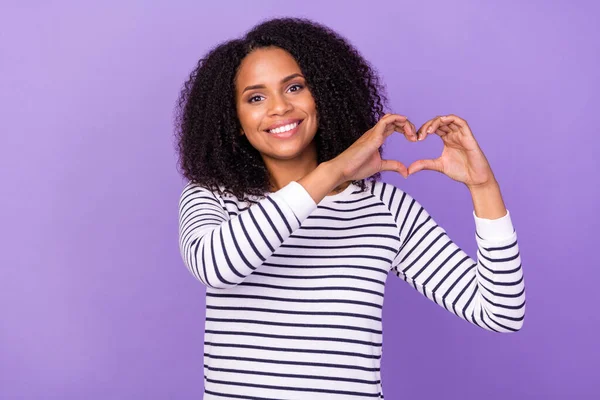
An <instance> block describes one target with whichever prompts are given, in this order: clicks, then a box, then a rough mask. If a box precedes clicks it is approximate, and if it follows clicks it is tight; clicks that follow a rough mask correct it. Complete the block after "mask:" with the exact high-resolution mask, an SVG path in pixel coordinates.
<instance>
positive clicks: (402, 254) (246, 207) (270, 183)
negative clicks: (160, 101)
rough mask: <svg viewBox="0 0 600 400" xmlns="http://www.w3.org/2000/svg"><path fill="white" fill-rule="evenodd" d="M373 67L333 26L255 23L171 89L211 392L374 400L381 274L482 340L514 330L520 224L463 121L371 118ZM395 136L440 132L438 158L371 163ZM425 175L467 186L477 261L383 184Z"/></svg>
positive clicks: (519, 310)
mask: <svg viewBox="0 0 600 400" xmlns="http://www.w3.org/2000/svg"><path fill="white" fill-rule="evenodd" d="M384 100H385V99H384V97H383V95H382V88H381V86H380V84H379V80H378V78H377V76H376V74H375V72H374V71H373V70H372V69H371V68H370V67H369V64H368V63H367V62H366V61H365V60H364V59H363V58H362V57H361V56H360V55H359V54H358V52H357V51H356V50H355V49H354V48H353V47H352V46H351V45H350V44H349V43H347V42H346V41H345V40H344V39H343V38H341V37H340V36H339V35H337V34H336V33H334V32H332V31H331V30H329V29H327V28H326V27H323V26H321V25H318V24H315V23H313V22H310V21H307V20H302V19H290V18H286V19H275V20H270V21H266V22H264V23H262V24H260V25H258V26H256V27H254V28H253V29H252V30H251V31H250V32H248V33H247V34H246V35H245V36H244V37H243V38H241V39H238V40H232V41H229V42H226V43H224V44H221V45H219V46H217V47H216V48H214V49H212V50H211V51H210V52H209V53H208V55H207V56H206V57H205V58H203V59H202V60H200V62H199V63H198V66H197V67H196V69H195V70H194V71H193V72H192V74H191V76H190V79H189V80H188V81H187V82H186V85H185V87H184V89H183V91H182V93H181V97H180V101H179V111H180V113H179V118H178V140H179V142H178V144H179V151H180V156H181V159H180V160H181V169H182V171H183V174H184V176H185V177H186V178H187V179H188V180H189V183H188V184H187V185H186V186H185V188H184V189H183V191H182V193H181V199H180V203H179V224H180V225H179V226H180V237H179V244H180V249H181V255H182V258H183V260H184V262H185V264H186V266H187V267H188V268H189V270H190V272H191V273H192V274H193V275H194V276H195V277H196V278H197V279H198V280H200V281H201V282H202V283H203V284H204V285H206V286H207V289H206V325H205V342H204V346H205V356H204V384H205V393H204V398H205V399H223V398H232V399H310V398H318V399H350V398H352V399H356V398H380V397H383V391H382V384H381V378H380V361H381V349H382V321H381V311H382V305H383V294H384V285H385V281H386V277H387V275H388V273H389V271H393V272H394V274H396V275H397V276H399V277H400V278H402V279H403V280H405V281H406V282H408V283H409V284H410V285H411V286H413V287H414V288H415V289H416V290H417V291H419V292H420V293H421V294H423V295H424V296H427V297H428V298H429V299H431V300H433V301H435V302H436V303H437V304H439V305H441V306H442V307H444V308H446V309H447V310H448V311H450V312H452V313H454V314H456V315H457V316H459V317H461V318H463V319H465V320H467V321H468V322H470V323H472V324H474V325H477V326H479V327H481V328H484V329H487V330H490V331H494V332H515V331H517V330H519V329H520V328H521V326H522V323H523V316H524V311H525V293H524V284H523V277H522V270H521V263H520V256H519V250H518V246H517V237H516V232H515V231H514V229H513V227H512V223H511V219H510V215H509V213H508V210H506V208H505V206H504V203H503V201H502V197H501V194H500V189H499V186H498V183H497V182H496V180H495V178H494V175H493V173H492V170H491V168H490V166H489V164H488V162H487V160H486V158H485V156H484V154H483V153H482V151H481V149H480V148H479V146H478V145H477V142H476V141H475V139H474V137H473V134H472V133H471V130H470V129H469V126H468V125H467V123H466V121H465V120H463V119H461V118H459V117H458V116H455V115H448V116H439V117H435V118H432V119H431V120H429V121H427V122H426V123H425V124H423V126H421V127H420V128H419V129H418V130H417V129H416V128H415V126H414V125H413V124H412V123H411V122H410V121H409V120H408V119H407V118H406V117H405V116H401V115H397V114H385V115H384V114H383V104H384ZM394 131H396V132H399V133H401V134H404V136H405V137H406V138H407V140H409V141H411V142H416V141H417V140H423V139H425V138H426V137H427V136H428V135H430V134H436V135H438V136H439V137H440V138H441V139H442V141H443V142H444V150H443V153H442V155H441V157H440V158H438V159H436V160H419V161H417V162H415V163H413V164H412V165H410V166H409V167H408V168H407V167H406V166H405V165H403V164H402V163H401V162H399V161H395V160H382V158H381V152H382V145H383V144H384V142H385V140H386V138H387V137H389V135H391V134H392V133H393V132H394ZM423 169H430V170H436V171H439V172H442V173H444V174H445V175H447V176H448V177H450V178H452V179H454V180H456V181H458V182H461V183H463V184H465V185H466V186H467V188H468V189H469V191H470V193H471V195H472V198H473V204H474V214H473V215H474V218H475V223H476V229H477V235H476V241H477V245H478V248H479V252H478V260H477V261H475V260H473V259H471V258H469V256H468V255H467V254H465V252H464V251H462V250H461V249H460V248H459V247H458V246H457V245H456V244H454V243H453V242H452V240H451V239H450V238H449V237H448V236H447V235H446V232H445V231H444V229H443V228H441V227H440V226H438V225H437V224H436V223H435V221H434V220H433V219H432V218H431V217H430V216H429V214H428V213H427V211H426V210H425V209H423V207H422V206H421V205H420V204H419V203H418V202H417V201H416V200H415V199H413V198H412V197H411V196H410V195H409V194H407V193H406V192H404V191H403V190H401V189H399V188H397V187H395V186H393V185H391V184H387V183H383V182H381V181H378V178H379V177H380V172H381V171H397V172H398V173H400V174H401V175H403V176H404V177H407V176H408V175H410V174H413V173H415V172H418V171H420V170H423Z"/></svg>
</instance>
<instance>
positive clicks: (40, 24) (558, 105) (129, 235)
mask: <svg viewBox="0 0 600 400" xmlns="http://www.w3.org/2000/svg"><path fill="white" fill-rule="evenodd" d="M147 3H148V4H147ZM149 3H150V2H142V1H131V2H128V3H127V4H124V3H123V2H113V3H112V4H110V2H104V3H103V4H101V5H99V4H93V3H92V2H86V4H85V5H82V4H78V3H77V2H74V1H73V2H66V1H50V2H48V1H45V2H41V1H39V2H35V1H25V2H16V1H14V2H3V3H2V6H1V8H0V132H1V135H0V179H1V182H2V193H1V196H0V202H1V203H0V213H1V214H0V218H1V219H0V221H1V235H2V236H1V251H0V398H2V399H94V400H95V399H200V398H201V393H202V390H203V388H202V384H203V379H202V376H203V373H202V364H203V360H202V351H203V349H202V340H203V327H204V314H203V312H204V289H203V287H202V285H201V284H200V283H199V282H197V281H195V280H194V278H193V277H192V276H191V275H190V274H189V272H188V271H187V270H186V268H185V266H184V265H183V262H182V261H181V259H180V256H179V250H178V247H177V239H178V237H177V202H178V198H179V194H180V191H181V189H182V187H183V185H184V180H183V179H182V178H181V177H180V176H179V175H178V173H177V171H176V168H175V165H176V154H175V151H174V144H173V110H174V104H175V101H176V98H177V95H178V92H179V89H180V87H181V85H182V83H183V81H184V80H185V79H186V77H187V75H188V73H189V72H190V70H191V69H192V68H193V66H194V65H195V63H196V61H197V60H198V58H200V57H201V56H202V55H203V54H205V52H206V51H207V50H208V49H209V48H210V47H212V46H213V45H215V44H217V43H219V42H221V41H224V40H227V39H231V38H234V37H237V36H239V35H241V34H242V33H243V32H245V31H246V30H247V29H249V28H250V27H252V26H253V25H254V24H256V23H257V22H259V21H260V20H262V19H264V18H268V17H274V16H304V17H309V18H313V19H315V20H317V21H319V22H322V23H324V24H326V25H328V26H330V27H331V28H333V29H335V30H337V31H338V32H339V33H341V34H342V35H344V36H345V37H347V38H348V39H349V40H350V41H351V42H352V43H353V44H354V45H355V46H356V47H357V48H358V49H359V50H360V51H361V52H362V54H363V55H364V56H365V57H366V58H367V59H368V60H369V61H371V62H372V64H373V65H374V66H375V67H376V68H377V70H378V71H379V72H380V74H381V75H382V78H383V80H384V82H385V83H386V85H387V89H388V94H389V98H390V109H391V110H392V111H393V112H397V113H400V114H404V115H407V116H408V117H409V118H410V119H411V120H412V121H413V122H414V123H415V124H416V125H417V126H420V125H421V124H422V123H424V122H425V121H426V120H427V119H430V118H432V117H434V116H436V115H440V114H448V113H454V114H457V115H459V116H461V117H463V118H465V119H466V120H467V121H468V122H469V125H470V126H471V128H472V130H473V132H474V134H475V137H476V138H477V140H478V141H479V143H480V145H481V147H482V149H483V150H484V152H485V154H486V156H487V157H488V159H489V161H490V163H491V165H492V168H493V170H494V172H495V174H496V177H497V179H498V181H499V183H500V186H501V188H502V193H503V196H504V200H505V202H506V204H507V208H508V209H509V210H510V212H511V214H512V218H513V223H514V225H515V228H516V229H517V233H518V237H519V244H520V250H521V257H522V261H523V268H524V273H525V282H526V288H527V313H526V318H525V325H524V327H523V329H522V331H520V332H518V333H516V334H496V333H491V332H487V331H484V330H482V329H479V328H477V327H475V326H472V325H470V324H468V323H466V322H464V321H463V320H461V319H459V318H458V317H456V316H454V315H452V314H450V313H449V312H447V311H445V310H444V309H443V308H441V307H439V306H437V305H436V304H434V303H433V302H431V301H430V300H427V299H426V298H425V297H423V296H421V295H419V294H418V293H417V292H416V291H414V289H412V288H411V287H409V286H408V285H406V284H405V283H404V282H403V281H401V280H400V279H398V278H396V277H394V276H392V275H390V278H389V280H388V286H387V291H386V300H385V308H384V331H385V336H384V338H385V345H384V358H383V387H384V393H385V395H386V398H387V399H438V398H447V397H449V398H455V399H481V398H485V399H488V400H491V399H534V398H535V399H538V398H540V399H541V398H544V399H567V398H570V399H591V398H598V397H596V396H599V393H600V383H599V379H598V374H599V368H600V365H599V364H600V355H599V353H600V349H599V345H598V335H599V334H598V330H599V328H600V324H599V320H600V318H599V316H598V311H597V309H598V296H597V287H598V279H599V278H600V273H599V272H598V269H599V267H600V265H599V262H598V255H597V254H595V253H594V252H593V251H591V250H592V249H593V248H594V247H598V231H599V229H600V226H599V225H600V224H599V221H600V218H599V217H598V210H599V207H598V205H599V203H600V196H599V188H600V184H599V179H598V175H597V173H598V159H597V158H596V157H597V154H598V150H599V147H600V146H599V139H598V136H597V134H598V132H597V131H598V122H597V118H596V116H597V112H598V108H599V106H600V103H599V101H598V97H597V93H598V89H599V86H600V85H599V82H598V80H599V73H598V70H599V69H598V61H599V58H600V48H599V47H600V46H599V38H600V34H599V29H598V21H597V16H598V12H599V11H600V10H599V7H598V5H597V2H592V1H588V2H583V1H580V2H577V4H569V2H567V1H553V2H551V3H552V4H550V2H546V1H528V2H520V1H508V2H507V1H505V2H493V3H492V2H486V3H489V4H481V2H477V1H461V2H448V1H441V0H440V1H419V2H415V1H410V2H409V1H400V2H398V1H383V2H374V1H370V2H361V3H360V5H355V6H352V7H350V3H348V2H341V1H340V2H319V6H318V7H317V6H316V4H317V3H316V2H315V3H309V2H298V3H291V2H281V1H272V2H257V1H253V2H224V1H217V2H212V3H211V4H204V3H203V2H199V1H198V2H177V4H173V3H171V2H167V1H160V2H159V1H154V2H151V4H149ZM357 3H358V2H357ZM441 148H442V145H441V141H440V140H439V138H437V137H429V139H428V140H426V141H425V142H424V143H420V144H412V143H409V142H408V141H406V140H405V139H404V138H402V137H400V135H395V136H392V137H391V138H390V139H389V140H388V144H387V147H386V153H387V156H388V157H397V158H398V159H400V160H403V161H405V162H406V163H410V162H412V161H414V160H416V159H418V158H423V157H437V156H438V155H439V153H440V151H441ZM407 165H408V164H407ZM384 180H386V181H388V182H392V183H394V184H396V185H398V186H400V187H401V188H403V189H404V190H406V191H407V192H409V193H410V194H412V195H413V196H414V197H415V198H417V199H418V200H419V201H420V202H421V203H422V204H423V205H424V206H425V207H426V208H427V209H428V211H429V212H430V213H431V214H432V215H433V216H434V218H435V219H436V220H437V222H438V223H439V224H440V225H442V226H443V227H444V228H445V229H446V230H447V232H448V234H449V235H450V237H451V238H452V239H453V240H454V241H455V242H456V243H457V244H459V245H460V246H461V247H462V248H463V249H464V250H465V251H467V252H468V253H469V254H470V255H471V256H472V257H473V256H475V255H476V253H475V250H476V244H475V239H474V234H475V233H474V222H473V218H472V215H471V211H472V203H471V200H470V196H469V193H468V191H467V189H466V188H465V187H464V186H463V185H461V184H459V183H457V182H455V181H452V180H451V179H450V178H447V177H445V176H444V175H441V174H438V173H436V172H431V171H424V172H421V173H418V174H416V175H414V176H411V177H409V178H408V180H406V181H405V180H404V179H402V178H401V177H400V176H399V175H393V174H391V173H386V174H384ZM594 394H595V396H594Z"/></svg>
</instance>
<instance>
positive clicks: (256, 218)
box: [179, 181, 317, 288]
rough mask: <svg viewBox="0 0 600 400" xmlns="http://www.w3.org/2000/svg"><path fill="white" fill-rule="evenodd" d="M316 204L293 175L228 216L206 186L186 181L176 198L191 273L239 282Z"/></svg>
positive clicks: (216, 284)
mask: <svg viewBox="0 0 600 400" xmlns="http://www.w3.org/2000/svg"><path fill="white" fill-rule="evenodd" d="M316 208H317V205H316V203H315V202H314V200H313V199H312V197H310V195H309V193H308V192H307V191H306V189H304V187H303V186H302V185H300V184H299V183H298V182H295V181H292V182H290V183H289V184H288V185H287V186H285V187H283V188H281V189H280V190H278V191H277V192H274V193H271V194H270V195H268V196H267V197H265V198H264V199H262V200H260V201H259V202H258V203H256V204H253V205H252V206H250V207H249V208H248V209H246V210H244V211H242V212H240V213H239V214H238V215H236V216H235V217H234V218H230V217H229V214H228V212H227V211H226V210H225V209H224V207H223V206H222V205H221V202H220V201H219V198H218V197H217V196H216V195H215V194H214V193H213V192H212V191H210V190H208V189H206V188H204V187H201V186H199V185H196V184H192V183H188V184H187V185H186V186H185V188H184V189H183V191H182V193H181V196H180V200H179V249H180V253H181V257H182V258H183V261H184V263H185V265H186V266H187V268H188V270H189V271H190V272H191V273H192V275H193V276H194V277H196V278H197V279H198V280H200V281H201V282H202V283H203V284H205V285H206V286H209V287H212V288H229V287H233V286H235V285H238V284H239V283H241V282H242V281H243V280H244V279H245V278H246V277H247V276H249V275H250V274H251V273H252V272H253V271H254V270H256V268H258V267H259V266H260V265H261V264H262V263H263V262H264V261H265V260H266V259H267V258H268V257H269V256H270V255H271V254H273V253H274V252H275V250H276V249H277V248H278V247H279V246H280V245H281V244H282V243H283V241H285V240H286V239H287V238H288V237H289V236H290V235H291V234H292V232H294V231H295V230H296V229H298V228H299V227H300V224H301V223H302V221H304V220H305V219H306V218H307V217H308V215H309V214H310V213H311V212H312V211H313V210H315V209H316Z"/></svg>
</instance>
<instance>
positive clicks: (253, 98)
mask: <svg viewBox="0 0 600 400" xmlns="http://www.w3.org/2000/svg"><path fill="white" fill-rule="evenodd" d="M261 98H262V96H259V95H256V96H252V97H250V98H249V99H248V103H256V102H257V101H259V100H260V99H261ZM255 99H258V100H255Z"/></svg>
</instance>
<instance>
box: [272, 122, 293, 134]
mask: <svg viewBox="0 0 600 400" xmlns="http://www.w3.org/2000/svg"><path fill="white" fill-rule="evenodd" d="M297 126H298V123H297V122H294V123H293V124H289V125H284V126H280V127H279V128H275V129H271V130H270V131H269V132H270V133H283V132H288V131H291V130H292V129H294V128H295V127H297Z"/></svg>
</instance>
